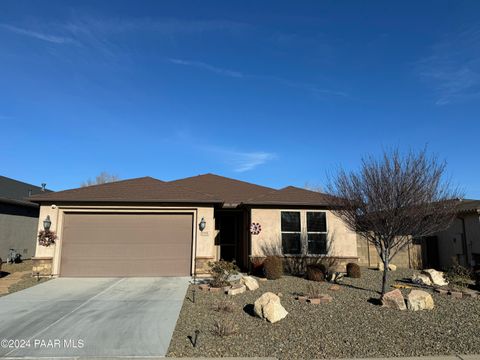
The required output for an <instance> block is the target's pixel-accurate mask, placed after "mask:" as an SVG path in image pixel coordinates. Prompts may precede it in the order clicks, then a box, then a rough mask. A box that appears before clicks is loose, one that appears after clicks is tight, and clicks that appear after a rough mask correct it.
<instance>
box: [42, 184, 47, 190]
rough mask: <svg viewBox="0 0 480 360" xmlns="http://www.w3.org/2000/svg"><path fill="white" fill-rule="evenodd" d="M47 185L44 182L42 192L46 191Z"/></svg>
mask: <svg viewBox="0 0 480 360" xmlns="http://www.w3.org/2000/svg"><path fill="white" fill-rule="evenodd" d="M45 186H47V184H45V183H42V192H43V191H45Z"/></svg>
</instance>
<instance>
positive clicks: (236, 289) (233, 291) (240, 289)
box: [227, 284, 247, 295]
mask: <svg viewBox="0 0 480 360" xmlns="http://www.w3.org/2000/svg"><path fill="white" fill-rule="evenodd" d="M245 291H247V288H246V287H245V285H240V284H237V285H234V286H232V287H231V288H230V289H228V290H227V294H228V295H238V294H242V293H244V292H245Z"/></svg>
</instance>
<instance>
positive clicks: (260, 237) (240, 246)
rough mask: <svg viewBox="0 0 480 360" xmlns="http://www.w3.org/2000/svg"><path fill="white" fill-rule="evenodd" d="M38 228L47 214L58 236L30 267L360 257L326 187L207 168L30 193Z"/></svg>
mask: <svg viewBox="0 0 480 360" xmlns="http://www.w3.org/2000/svg"><path fill="white" fill-rule="evenodd" d="M31 200H32V201H34V202H37V203H38V204H40V219H39V225H38V230H41V229H42V227H43V225H42V223H43V220H44V219H45V218H46V217H47V216H49V217H50V220H51V221H52V224H51V230H53V231H55V232H56V234H57V236H58V239H57V241H56V243H55V244H54V245H51V246H49V247H45V246H41V245H37V250H36V255H35V258H34V260H35V269H36V270H37V271H38V272H41V273H45V274H51V275H54V276H66V277H75V276H79V277H80V276H188V275H191V274H194V273H195V274H201V273H205V272H206V270H207V264H208V262H209V261H214V260H218V259H224V260H228V261H232V260H235V261H236V263H237V264H238V265H239V266H240V268H241V269H243V270H246V269H248V268H249V266H250V262H251V260H252V258H258V257H264V256H266V255H270V254H281V255H283V256H286V257H289V258H294V259H296V258H300V257H315V256H319V255H328V256H331V257H335V258H337V259H338V262H339V263H340V264H341V265H345V264H346V263H347V262H351V261H354V262H357V261H359V256H358V253H357V235H356V233H354V232H352V231H350V230H349V229H348V228H347V227H346V226H345V224H344V223H343V222H342V221H341V220H340V219H339V218H338V217H336V216H335V215H334V214H333V213H332V211H331V209H332V198H331V197H330V196H329V195H326V194H323V193H320V192H315V191H309V190H305V189H301V188H297V187H293V186H289V187H286V188H283V189H280V190H276V189H272V188H269V187H265V186H260V185H255V184H251V183H247V182H244V181H239V180H235V179H230V178H226V177H222V176H218V175H214V174H205V175H199V176H194V177H189V178H185V179H180V180H175V181H170V182H164V181H161V180H157V179H154V178H151V177H142V178H136V179H130V180H123V181H117V182H113V183H107V184H102V185H93V186H88V187H83V188H78V189H72V190H65V191H59V192H55V193H49V194H41V195H37V196H32V197H31Z"/></svg>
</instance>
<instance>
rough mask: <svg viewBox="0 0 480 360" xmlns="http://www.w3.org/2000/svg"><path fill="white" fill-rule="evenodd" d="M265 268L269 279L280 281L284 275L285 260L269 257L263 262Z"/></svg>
mask: <svg viewBox="0 0 480 360" xmlns="http://www.w3.org/2000/svg"><path fill="white" fill-rule="evenodd" d="M263 268H264V270H265V277H266V278H267V279H269V280H277V279H280V278H281V277H282V275H283V259H282V258H281V257H279V256H267V257H266V259H265V261H264V262H263Z"/></svg>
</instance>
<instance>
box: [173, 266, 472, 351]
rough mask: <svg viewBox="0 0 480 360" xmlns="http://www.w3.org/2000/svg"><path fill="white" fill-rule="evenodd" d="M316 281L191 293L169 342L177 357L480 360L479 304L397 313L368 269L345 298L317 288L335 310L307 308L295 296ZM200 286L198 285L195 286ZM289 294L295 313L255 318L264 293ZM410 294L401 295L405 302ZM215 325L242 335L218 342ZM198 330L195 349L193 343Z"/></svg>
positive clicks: (440, 298) (439, 304)
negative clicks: (220, 307) (440, 358)
mask: <svg viewBox="0 0 480 360" xmlns="http://www.w3.org/2000/svg"><path fill="white" fill-rule="evenodd" d="M412 274H413V271H412V270H397V271H395V272H391V273H390V275H391V276H390V283H391V284H392V283H393V282H394V281H395V280H396V279H398V280H400V279H403V278H409V277H410V276H411V275H412ZM311 283H312V282H310V281H308V280H305V279H301V278H297V277H292V276H284V277H283V278H282V279H279V280H272V281H266V282H259V284H260V289H258V290H255V291H252V292H246V293H243V294H240V295H236V296H226V295H223V294H221V293H211V292H202V291H197V292H196V302H195V304H194V303H192V301H191V296H192V292H191V289H192V287H190V289H189V291H188V292H187V296H186V299H185V301H184V303H183V308H182V311H181V313H180V317H179V319H178V321H177V325H176V328H175V332H174V335H173V338H172V341H171V343H170V347H169V351H168V356H171V357H174V356H175V357H200V356H202V357H226V356H232V357H233V356H245V357H247V356H248V357H252V356H265V357H266V356H274V357H278V358H280V359H311V358H327V357H328V358H346V357H383V356H385V357H393V356H422V355H447V354H455V353H461V354H480V299H478V298H477V299H468V298H467V299H454V298H452V297H451V296H447V295H439V294H436V293H432V296H433V298H434V301H435V309H434V310H431V311H427V310H424V311H417V312H413V311H396V310H393V309H386V308H382V307H381V306H378V305H377V304H376V302H375V301H372V298H373V299H375V298H378V297H379V294H378V292H377V291H378V290H379V289H380V285H381V273H380V272H379V271H376V270H368V269H362V278H360V279H350V278H345V279H344V282H343V285H342V286H341V290H340V291H336V292H335V291H330V290H328V287H330V285H331V284H328V283H315V284H318V286H319V287H320V288H321V289H322V292H324V293H327V294H329V295H331V296H333V298H334V299H333V302H332V303H330V304H322V305H311V304H302V303H299V302H298V301H297V300H295V294H297V293H300V292H305V291H306V290H307V285H308V284H311ZM192 286H193V285H192ZM267 291H271V292H274V293H279V292H280V293H282V297H281V299H282V300H281V301H282V305H283V306H284V307H285V309H286V310H287V311H288V312H289V314H288V315H287V317H286V318H285V319H283V320H281V321H280V322H278V323H275V324H270V323H267V322H265V321H263V320H261V319H259V318H256V317H254V316H252V315H251V314H252V307H253V306H252V305H251V304H253V303H254V301H255V300H256V299H257V298H258V297H259V296H260V295H262V294H263V293H264V292H267ZM409 291H410V290H402V292H403V294H404V295H406V294H407V293H408V292H409ZM223 299H228V300H231V301H232V302H234V303H235V309H234V311H233V312H232V313H228V312H218V311H215V310H214V307H215V305H216V304H217V303H218V302H220V301H222V300H223ZM215 320H218V321H220V322H221V323H227V322H229V321H230V322H232V321H233V323H234V324H235V326H236V333H235V334H233V335H230V336H224V337H219V336H216V335H214V334H213V333H212V329H213V327H214V322H215ZM195 330H199V331H200V333H199V335H198V342H197V346H196V347H195V348H194V347H193V346H192V343H191V341H190V340H189V338H188V336H193V335H194V332H195Z"/></svg>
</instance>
